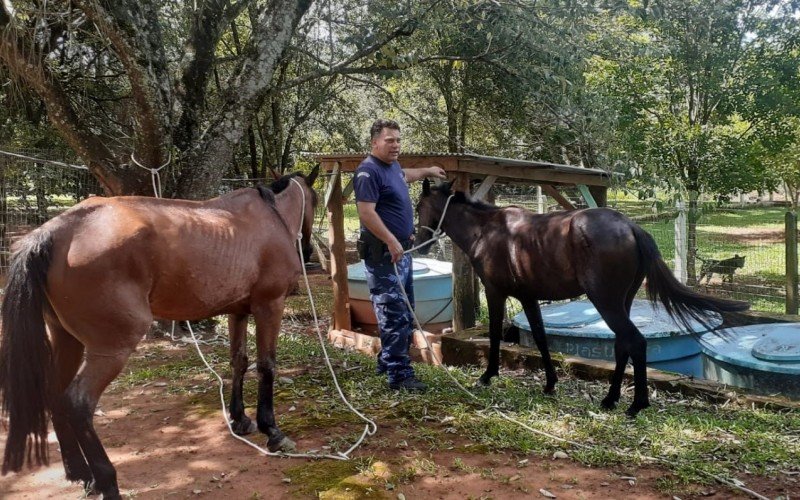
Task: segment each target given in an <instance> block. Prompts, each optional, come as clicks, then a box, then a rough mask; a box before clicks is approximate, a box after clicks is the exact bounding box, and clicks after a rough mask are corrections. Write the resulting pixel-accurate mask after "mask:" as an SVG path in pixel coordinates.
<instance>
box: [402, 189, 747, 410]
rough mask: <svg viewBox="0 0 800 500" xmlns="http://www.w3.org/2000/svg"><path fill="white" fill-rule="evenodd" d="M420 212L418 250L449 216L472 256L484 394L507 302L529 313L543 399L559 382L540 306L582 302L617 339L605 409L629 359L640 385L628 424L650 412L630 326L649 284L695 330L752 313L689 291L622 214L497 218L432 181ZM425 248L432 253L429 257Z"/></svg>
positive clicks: (641, 357) (494, 371)
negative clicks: (485, 316) (482, 297)
mask: <svg viewBox="0 0 800 500" xmlns="http://www.w3.org/2000/svg"><path fill="white" fill-rule="evenodd" d="M451 195H452V198H450V197H451ZM448 199H450V200H449V205H448ZM445 206H447V210H446V212H444V210H445ZM417 211H418V213H419V224H420V229H419V231H418V234H417V242H418V244H423V243H425V242H426V241H428V240H430V239H431V237H432V235H431V230H429V229H427V228H437V227H438V224H439V222H440V219H442V213H443V212H444V218H443V219H442V220H441V229H442V230H443V231H444V232H445V234H447V235H448V236H449V237H450V238H451V239H452V240H453V243H454V244H455V245H457V246H458V247H459V248H460V249H461V250H462V251H464V253H466V254H467V256H468V257H469V259H470V262H471V263H472V267H473V268H474V269H475V271H476V272H477V274H478V276H479V277H480V278H481V281H482V282H483V285H484V287H485V289H486V300H487V302H488V306H489V335H490V344H489V345H490V347H489V360H488V367H487V368H486V372H485V373H484V374H483V375H482V376H481V377H480V383H481V384H483V385H489V383H490V382H491V378H492V377H493V376H496V375H498V368H499V361H500V337H501V330H502V325H503V314H504V312H505V307H504V305H505V301H506V298H508V297H514V298H516V299H518V300H519V301H520V302H521V303H522V307H523V309H524V310H525V315H526V316H527V317H528V321H529V322H530V325H531V330H532V333H533V337H534V341H535V342H536V346H537V347H538V348H539V351H540V352H541V353H542V360H543V362H544V365H545V372H546V375H547V380H546V385H545V388H544V392H545V393H552V392H553V390H554V388H555V384H556V381H557V377H556V372H555V369H554V368H553V363H552V361H551V359H550V353H549V351H548V348H547V339H546V337H545V331H544V325H543V323H542V314H541V311H540V309H539V303H538V301H539V300H563V299H568V298H572V297H577V296H578V295H581V294H584V293H585V294H586V295H587V296H588V297H589V300H591V301H592V303H593V304H594V306H595V307H596V308H597V311H598V312H599V313H600V315H601V316H602V317H603V319H604V320H605V322H606V324H608V326H609V327H610V328H611V329H612V330H613V331H614V333H615V334H616V342H615V344H614V352H615V359H616V367H615V370H614V374H613V375H612V377H611V388H610V390H609V392H608V395H607V396H606V397H605V399H603V401H602V406H603V407H604V408H606V409H613V408H614V407H615V406H616V403H617V401H619V397H620V387H621V384H622V376H623V374H624V372H625V366H626V364H627V362H628V358H629V357H630V358H631V360H632V362H633V370H634V385H635V391H634V399H633V404H632V405H631V406H630V408H628V410H627V413H628V415H630V416H635V415H636V414H637V413H638V412H639V411H640V410H642V409H644V408H647V407H648V406H650V404H649V400H648V394H647V371H646V370H647V367H646V359H645V355H646V347H647V346H646V341H645V338H644V337H643V336H642V334H641V332H639V330H638V329H637V328H636V326H635V325H634V324H633V322H632V321H631V320H630V309H631V304H632V302H633V298H634V296H635V295H636V292H637V291H638V290H639V287H640V286H641V284H642V281H643V280H644V278H645V277H647V293H648V297H649V299H650V300H651V301H652V302H655V301H656V300H660V301H661V303H662V304H663V305H664V307H665V309H666V310H667V312H668V313H669V314H670V315H671V316H672V317H673V318H676V319H678V320H679V321H680V322H681V323H682V324H683V325H684V326H685V327H686V328H687V329H688V330H691V326H690V321H691V319H696V320H698V321H700V322H701V323H703V324H705V325H708V319H709V318H708V315H709V313H710V312H711V311H713V312H717V313H721V312H728V311H741V310H745V309H747V308H748V305H747V304H746V303H745V302H738V301H731V300H723V299H718V298H714V297H709V296H706V295H701V294H699V293H696V292H694V291H692V290H690V289H689V288H687V287H686V286H684V285H682V284H681V283H680V282H678V281H677V280H676V279H675V277H674V276H673V275H672V272H671V271H670V270H669V268H668V267H667V266H666V264H665V263H664V260H663V259H662V258H661V254H660V253H659V251H658V247H657V246H656V243H655V241H654V240H653V237H652V236H650V235H649V234H648V233H647V232H645V231H644V230H643V229H642V228H640V227H639V226H637V225H636V224H634V223H633V222H631V220H630V219H628V218H627V217H625V216H624V215H622V214H620V213H619V212H617V211H615V210H611V209H607V208H593V209H592V208H590V209H585V210H572V211H568V212H555V213H551V214H547V215H537V214H534V213H531V212H529V211H527V210H524V209H522V208H518V207H508V208H498V207H495V206H493V205H488V204H486V203H482V202H479V201H473V200H470V199H468V198H467V197H466V196H465V194H464V193H462V192H456V193H452V192H451V190H450V185H449V184H443V185H441V186H439V187H434V188H431V186H430V184H429V183H428V182H427V181H425V182H424V183H423V186H422V196H421V197H420V200H419V204H418V205H417ZM428 248H430V245H428V246H427V247H425V248H423V249H422V250H423V251H425V250H427V249H428Z"/></svg>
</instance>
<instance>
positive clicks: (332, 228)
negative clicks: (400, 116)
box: [315, 153, 611, 350]
mask: <svg viewBox="0 0 800 500" xmlns="http://www.w3.org/2000/svg"><path fill="white" fill-rule="evenodd" d="M365 157H366V153H361V154H355V153H332V154H318V155H315V158H316V160H317V161H318V162H319V163H320V164H321V166H322V168H323V169H324V170H325V171H326V172H328V173H329V174H330V181H329V183H328V188H327V190H326V193H325V199H324V202H325V206H326V207H327V211H328V221H329V229H328V231H329V232H328V242H329V245H330V254H331V262H330V272H331V279H332V282H333V297H334V309H333V321H332V323H331V332H330V334H329V336H330V337H331V338H333V337H336V336H341V335H344V336H346V337H349V338H351V339H354V338H356V336H357V334H355V333H354V332H353V331H352V329H353V324H352V320H351V313H350V303H349V290H348V285H347V263H346V261H345V236H344V211H343V202H344V200H345V198H346V197H347V194H345V193H349V192H350V191H351V183H352V176H350V179H349V183H348V184H347V185H345V188H344V189H343V187H342V186H343V183H342V177H343V176H344V175H345V174H348V173H351V174H352V172H354V171H355V170H356V168H358V165H359V164H360V163H361V161H362V160H364V158H365ZM399 161H400V164H401V165H402V167H403V168H406V169H408V168H420V167H428V166H432V165H436V166H440V167H442V168H443V169H444V170H445V172H447V175H448V178H449V179H450V180H452V181H454V188H455V189H457V190H460V191H465V192H468V193H469V192H470V188H471V186H473V185H475V184H476V182H478V184H477V187H476V188H475V189H474V190H473V191H472V192H471V194H472V196H474V197H477V198H484V197H485V196H486V194H487V193H488V192H489V190H490V189H491V187H492V185H493V184H495V183H509V182H512V183H523V184H533V185H540V186H541V187H542V191H543V192H544V193H545V194H546V195H548V196H550V197H552V198H553V199H555V200H556V201H557V202H558V203H559V204H560V205H561V206H562V207H564V208H565V209H567V210H571V209H574V208H575V207H574V206H573V205H572V203H570V201H569V200H568V199H567V198H566V197H565V196H564V195H562V194H561V193H560V192H559V188H564V187H571V188H577V189H578V190H579V191H580V193H581V194H582V196H583V198H584V199H585V200H586V203H587V205H588V206H590V207H595V206H604V205H605V204H606V189H607V187H608V185H609V184H610V182H611V176H610V175H609V174H608V172H605V171H604V170H599V169H591V168H583V167H576V166H570V165H559V164H555V163H546V162H539V161H524V160H512V159H508V158H497V157H492V156H480V155H474V154H451V153H448V154H433V153H425V154H402V155H401V156H400V159H399ZM475 283H476V279H475V275H474V272H473V270H472V267H471V265H470V263H469V261H468V260H467V258H466V255H465V254H464V253H463V252H461V251H460V250H458V249H457V248H454V249H453V329H454V330H456V331H460V330H463V329H465V328H469V327H472V326H474V325H475V311H476V310H477V307H476V306H477V304H476V298H477V293H476V290H475ZM355 343H356V344H358V343H357V342H355ZM367 347H368V346H367ZM372 350H374V349H372Z"/></svg>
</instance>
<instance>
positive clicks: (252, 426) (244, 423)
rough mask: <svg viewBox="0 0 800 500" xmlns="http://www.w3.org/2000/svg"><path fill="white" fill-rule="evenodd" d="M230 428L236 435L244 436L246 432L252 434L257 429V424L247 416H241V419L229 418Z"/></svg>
mask: <svg viewBox="0 0 800 500" xmlns="http://www.w3.org/2000/svg"><path fill="white" fill-rule="evenodd" d="M231 429H233V433H234V434H236V435H237V436H246V435H248V434H252V433H254V432H255V431H257V430H258V426H257V425H256V423H255V422H253V421H252V420H250V419H249V418H247V417H243V418H242V419H241V420H238V421H237V420H231Z"/></svg>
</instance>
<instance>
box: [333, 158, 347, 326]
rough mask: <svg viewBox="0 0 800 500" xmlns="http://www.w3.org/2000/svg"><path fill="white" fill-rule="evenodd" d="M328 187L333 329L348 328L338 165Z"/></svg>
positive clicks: (340, 180) (340, 186) (342, 215)
mask: <svg viewBox="0 0 800 500" xmlns="http://www.w3.org/2000/svg"><path fill="white" fill-rule="evenodd" d="M330 182H331V185H330V186H329V188H328V203H327V209H328V244H329V246H330V248H331V262H330V270H331V281H332V283H333V322H332V325H331V328H332V329H334V330H350V329H351V328H352V326H351V323H350V302H349V299H350V291H349V289H348V287H347V260H346V258H345V246H344V244H345V242H344V207H343V206H342V175H341V173H340V171H339V168H338V165H337V168H335V169H334V173H333V175H332V176H331V180H330Z"/></svg>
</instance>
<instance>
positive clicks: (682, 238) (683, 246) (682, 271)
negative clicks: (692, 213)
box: [675, 201, 689, 284]
mask: <svg viewBox="0 0 800 500" xmlns="http://www.w3.org/2000/svg"><path fill="white" fill-rule="evenodd" d="M676 207H677V208H678V217H677V218H676V219H675V277H676V278H677V279H678V281H680V282H681V283H683V284H686V280H687V278H688V274H687V272H686V270H687V269H688V267H687V265H686V259H687V255H688V254H689V239H688V238H687V237H686V236H687V235H686V206H685V204H684V203H683V202H682V201H679V202H677V203H676Z"/></svg>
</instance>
